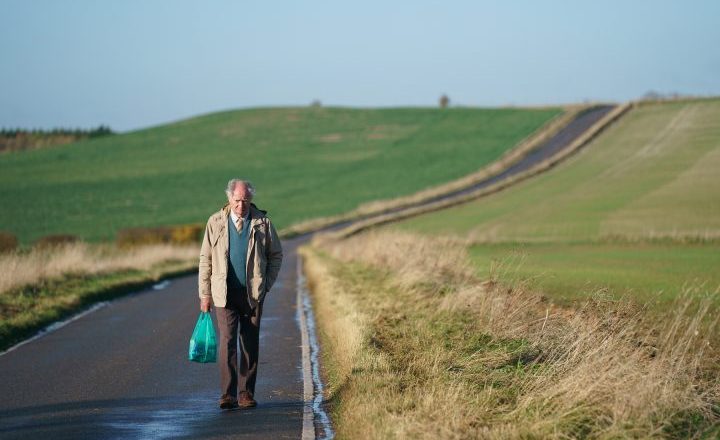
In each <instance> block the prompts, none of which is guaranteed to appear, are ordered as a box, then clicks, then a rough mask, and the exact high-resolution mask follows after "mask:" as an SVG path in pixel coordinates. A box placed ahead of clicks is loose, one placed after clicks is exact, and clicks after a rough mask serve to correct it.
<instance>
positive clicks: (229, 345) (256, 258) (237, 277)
mask: <svg viewBox="0 0 720 440" xmlns="http://www.w3.org/2000/svg"><path fill="white" fill-rule="evenodd" d="M225 193H226V194H227V198H228V204H227V205H225V206H224V207H223V208H222V209H221V210H220V211H218V212H216V213H215V214H213V215H212V216H210V218H209V219H208V222H207V226H206V227H205V237H204V238H203V243H202V248H201V249H200V264H199V293H200V310H202V311H203V312H207V311H210V308H211V302H212V303H213V304H214V305H215V315H216V317H217V321H218V327H219V330H220V338H219V342H218V344H219V347H218V348H219V350H218V351H219V358H218V364H219V366H220V384H221V385H220V386H221V392H222V395H221V396H220V408H222V409H233V408H237V407H241V408H250V407H253V406H255V405H257V402H256V401H255V398H254V394H255V379H256V377H257V366H258V349H259V342H260V317H261V315H262V308H263V301H264V300H265V295H266V294H267V292H268V291H269V290H270V288H271V287H272V285H273V283H274V282H275V280H276V279H277V276H278V272H279V271H280V265H281V263H282V257H283V254H282V246H281V244H280V240H279V239H278V236H277V232H276V231H275V227H274V226H273V225H272V223H271V222H270V219H269V218H268V217H267V216H266V211H262V210H260V209H258V208H257V206H255V204H253V203H252V199H253V196H254V195H255V188H254V187H253V185H252V184H251V183H250V182H248V181H246V180H240V179H231V180H230V181H229V182H228V185H227V188H226V189H225ZM238 330H239V335H240V369H239V374H238V361H237V345H238V344H237V343H238ZM236 396H237V397H236Z"/></svg>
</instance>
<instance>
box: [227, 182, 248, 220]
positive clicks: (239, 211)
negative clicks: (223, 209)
mask: <svg viewBox="0 0 720 440" xmlns="http://www.w3.org/2000/svg"><path fill="white" fill-rule="evenodd" d="M251 201H252V195H250V191H248V189H247V187H246V186H245V185H242V184H237V185H235V189H234V190H233V192H232V194H231V195H230V197H228V202H230V209H232V210H233V212H234V213H235V215H237V216H238V217H245V215H246V214H247V212H248V211H249V210H250V202H251Z"/></svg>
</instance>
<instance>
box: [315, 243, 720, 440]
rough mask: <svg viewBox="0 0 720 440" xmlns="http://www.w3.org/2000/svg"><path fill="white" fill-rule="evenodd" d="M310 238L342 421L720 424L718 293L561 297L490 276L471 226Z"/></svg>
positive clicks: (436, 426) (422, 426) (592, 428)
mask: <svg viewBox="0 0 720 440" xmlns="http://www.w3.org/2000/svg"><path fill="white" fill-rule="evenodd" d="M304 253H305V255H306V259H307V263H306V267H307V268H308V278H309V280H310V282H311V287H312V291H313V296H314V302H315V304H316V307H317V308H318V321H319V324H320V326H321V329H322V334H323V335H324V336H323V340H322V342H323V344H324V346H323V348H324V349H326V350H327V352H328V353H329V354H330V358H331V359H332V362H331V363H330V364H329V366H330V369H331V371H330V377H331V379H332V381H333V382H332V386H331V388H330V389H331V394H330V396H329V398H330V399H331V401H332V402H334V403H336V406H335V410H334V418H335V422H336V424H337V429H338V434H339V436H340V437H347V438H699V437H700V436H702V435H703V433H704V435H705V436H707V437H708V438H712V436H713V435H717V434H718V432H720V431H718V429H719V428H718V422H720V410H719V406H718V405H719V404H720V380H719V379H718V372H719V371H718V363H719V361H720V354H719V352H718V349H717V345H716V344H717V342H718V340H719V339H720V338H718V336H717V334H716V328H717V327H716V324H717V320H718V316H717V311H716V310H712V309H711V307H712V304H713V303H712V301H711V300H702V299H701V300H698V299H694V298H692V292H686V295H684V296H682V297H681V298H680V299H679V300H678V302H677V304H676V305H675V306H674V307H673V308H672V309H671V310H669V311H668V313H667V314H664V315H658V314H657V313H656V312H653V313H650V312H648V311H647V310H645V309H644V308H643V307H641V306H639V305H637V304H633V303H630V302H626V301H615V300H611V299H608V298H606V297H603V296H602V295H597V296H596V297H594V298H593V299H591V300H589V301H587V302H585V303H583V304H578V306H577V307H576V308H561V307H557V306H554V305H552V304H550V303H549V302H548V301H547V300H546V299H545V298H543V297H542V296H540V295H538V294H535V293H533V292H531V291H529V290H528V289H527V287H526V286H525V285H524V283H523V282H522V281H518V280H515V281H513V282H512V283H508V282H507V280H505V279H503V278H499V279H498V278H496V277H492V279H490V280H481V279H478V278H477V277H476V276H475V272H474V271H473V268H472V267H471V266H470V263H469V261H468V259H467V257H466V255H464V246H463V245H462V242H458V241H457V240H452V239H443V238H435V239H431V238H427V237H420V236H415V235H410V234H403V233H397V232H393V233H388V232H384V233H372V234H363V235H362V236H355V237H353V238H350V239H347V240H343V241H333V240H332V239H328V238H327V237H326V238H325V239H324V240H323V239H319V240H318V241H316V243H315V247H314V248H313V249H307V250H305V251H304ZM498 272H500V271H498ZM346 335H347V337H346Z"/></svg>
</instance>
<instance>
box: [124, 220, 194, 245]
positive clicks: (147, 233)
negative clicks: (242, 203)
mask: <svg viewBox="0 0 720 440" xmlns="http://www.w3.org/2000/svg"><path fill="white" fill-rule="evenodd" d="M204 230H205V227H204V225H201V224H189V225H176V226H157V227H153V228H126V229H121V230H120V231H118V234H117V239H116V242H117V244H118V245H119V246H138V245H146V244H160V243H168V244H191V243H198V242H199V241H200V239H201V237H202V234H203V232H204Z"/></svg>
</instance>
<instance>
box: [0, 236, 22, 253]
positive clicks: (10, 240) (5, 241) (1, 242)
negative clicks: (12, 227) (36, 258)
mask: <svg viewBox="0 0 720 440" xmlns="http://www.w3.org/2000/svg"><path fill="white" fill-rule="evenodd" d="M17 247H18V239H17V237H15V236H14V235H13V234H11V233H9V232H3V231H0V253H3V252H12V251H14V250H15V249H17Z"/></svg>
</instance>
